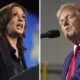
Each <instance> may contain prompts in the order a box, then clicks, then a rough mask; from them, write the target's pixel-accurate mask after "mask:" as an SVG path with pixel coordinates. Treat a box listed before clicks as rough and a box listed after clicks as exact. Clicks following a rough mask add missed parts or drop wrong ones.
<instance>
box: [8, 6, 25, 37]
mask: <svg viewBox="0 0 80 80" xmlns="http://www.w3.org/2000/svg"><path fill="white" fill-rule="evenodd" d="M24 29H25V14H24V12H23V11H22V9H21V8H19V7H16V6H15V7H13V8H12V19H11V20H10V21H9V23H8V25H7V34H8V35H12V36H16V35H17V34H19V35H22V34H23V32H24ZM14 34H15V35H14Z"/></svg>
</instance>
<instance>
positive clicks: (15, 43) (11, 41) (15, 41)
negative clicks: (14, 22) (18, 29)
mask: <svg viewBox="0 0 80 80" xmlns="http://www.w3.org/2000/svg"><path fill="white" fill-rule="evenodd" d="M7 39H8V41H9V42H10V44H11V46H12V47H13V48H14V49H17V38H13V37H10V36H7Z"/></svg>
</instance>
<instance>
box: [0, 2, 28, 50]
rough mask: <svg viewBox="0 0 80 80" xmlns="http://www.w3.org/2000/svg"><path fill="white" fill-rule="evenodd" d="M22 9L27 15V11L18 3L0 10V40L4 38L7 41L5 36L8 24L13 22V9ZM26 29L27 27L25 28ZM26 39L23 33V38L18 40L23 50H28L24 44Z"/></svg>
mask: <svg viewBox="0 0 80 80" xmlns="http://www.w3.org/2000/svg"><path fill="white" fill-rule="evenodd" d="M15 6H17V7H20V8H21V9H22V10H23V12H24V13H25V14H26V12H27V11H26V9H25V8H24V7H23V6H21V5H19V4H18V3H11V4H9V5H6V6H4V7H3V8H1V9H0V38H3V39H5V38H6V36H5V32H6V30H7V28H6V27H7V24H8V22H9V21H10V20H11V18H12V11H11V10H12V8H13V7H15ZM25 28H26V26H25ZM24 37H25V32H24V33H23V35H22V36H21V37H19V38H18V43H19V46H20V48H21V49H22V50H26V48H25V47H24V44H23V38H24Z"/></svg>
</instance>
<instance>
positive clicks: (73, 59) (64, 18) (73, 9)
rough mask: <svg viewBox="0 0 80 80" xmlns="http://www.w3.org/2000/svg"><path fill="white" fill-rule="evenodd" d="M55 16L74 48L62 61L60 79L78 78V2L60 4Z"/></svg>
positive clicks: (75, 79) (79, 15)
mask: <svg viewBox="0 0 80 80" xmlns="http://www.w3.org/2000/svg"><path fill="white" fill-rule="evenodd" d="M57 18H58V19H59V24H60V26H61V29H62V31H63V33H64V35H65V37H67V38H68V39H69V40H70V41H71V42H72V43H73V44H74V49H73V50H72V52H71V53H70V54H69V55H68V56H67V57H66V59H65V61H64V64H63V68H62V80H80V52H79V50H80V47H79V46H80V4H76V3H69V4H64V5H62V6H61V7H60V9H59V10H58V12H57Z"/></svg>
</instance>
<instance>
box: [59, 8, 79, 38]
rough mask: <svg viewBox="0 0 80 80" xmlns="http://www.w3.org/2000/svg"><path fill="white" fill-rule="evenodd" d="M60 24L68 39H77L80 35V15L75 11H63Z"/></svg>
mask: <svg viewBox="0 0 80 80" xmlns="http://www.w3.org/2000/svg"><path fill="white" fill-rule="evenodd" d="M59 23H60V25H61V29H62V31H63V33H64V35H65V36H66V37H67V38H69V39H70V38H75V37H77V36H78V35H80V15H77V14H76V13H75V11H74V10H71V9H65V10H63V11H62V13H61V15H60V20H59Z"/></svg>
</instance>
